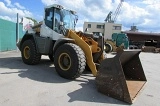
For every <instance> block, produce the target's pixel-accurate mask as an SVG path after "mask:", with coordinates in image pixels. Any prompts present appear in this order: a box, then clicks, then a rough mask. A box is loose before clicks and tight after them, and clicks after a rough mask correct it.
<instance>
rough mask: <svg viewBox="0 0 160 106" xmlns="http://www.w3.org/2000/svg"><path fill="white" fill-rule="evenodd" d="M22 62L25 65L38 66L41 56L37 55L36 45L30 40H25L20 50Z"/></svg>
mask: <svg viewBox="0 0 160 106" xmlns="http://www.w3.org/2000/svg"><path fill="white" fill-rule="evenodd" d="M21 55H22V60H23V62H24V63H25V64H28V65H34V64H38V63H39V61H40V60H41V55H40V54H39V53H37V50H36V45H35V43H34V41H32V40H26V41H24V43H23V44H22V48H21Z"/></svg>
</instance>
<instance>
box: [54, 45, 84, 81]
mask: <svg viewBox="0 0 160 106" xmlns="http://www.w3.org/2000/svg"><path fill="white" fill-rule="evenodd" d="M54 65H55V69H56V71H57V73H58V74H59V75H60V76H61V77H63V78H66V79H75V78H78V77H79V76H80V75H81V74H82V72H83V71H84V69H85V66H86V58H85V55H84V52H83V50H82V49H81V48H80V47H79V46H77V45H75V44H73V43H65V44H63V45H61V46H60V47H58V49H57V50H56V52H55V55H54Z"/></svg>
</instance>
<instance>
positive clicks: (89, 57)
mask: <svg viewBox="0 0 160 106" xmlns="http://www.w3.org/2000/svg"><path fill="white" fill-rule="evenodd" d="M67 37H69V38H72V39H74V40H75V43H76V44H77V45H78V46H79V47H80V48H81V49H82V50H83V51H84V53H85V55H86V60H87V64H88V66H89V68H90V69H91V71H92V74H93V75H94V76H96V75H97V69H96V65H95V63H94V62H93V57H92V50H91V48H90V46H89V45H88V44H87V43H86V42H85V41H84V40H82V39H81V38H80V37H79V36H78V35H77V34H76V33H75V32H73V31H71V30H69V31H68V36H67Z"/></svg>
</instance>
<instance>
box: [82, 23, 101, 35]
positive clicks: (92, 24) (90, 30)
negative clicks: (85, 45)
mask: <svg viewBox="0 0 160 106" xmlns="http://www.w3.org/2000/svg"><path fill="white" fill-rule="evenodd" d="M89 24H90V25H91V27H88V25H89ZM97 25H100V26H102V27H101V28H97ZM103 26H104V23H98V22H84V25H83V32H85V30H86V28H88V31H89V32H91V33H93V32H101V33H102V34H104V28H103Z"/></svg>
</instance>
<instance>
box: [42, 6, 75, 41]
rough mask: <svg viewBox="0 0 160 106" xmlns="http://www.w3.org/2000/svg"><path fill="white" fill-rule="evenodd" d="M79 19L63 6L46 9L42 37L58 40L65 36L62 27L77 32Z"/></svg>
mask: <svg viewBox="0 0 160 106" xmlns="http://www.w3.org/2000/svg"><path fill="white" fill-rule="evenodd" d="M77 19H78V18H77V15H76V13H75V12H74V11H71V10H67V9H64V8H63V7H62V6H60V5H56V4H54V5H52V6H49V7H47V8H45V16H44V23H43V25H42V26H41V36H45V37H46V36H47V37H51V38H52V39H53V40H57V39H59V38H60V37H62V36H63V35H62V29H61V27H60V26H63V27H64V28H65V29H71V30H75V25H76V22H77ZM63 37H64V36H63Z"/></svg>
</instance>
